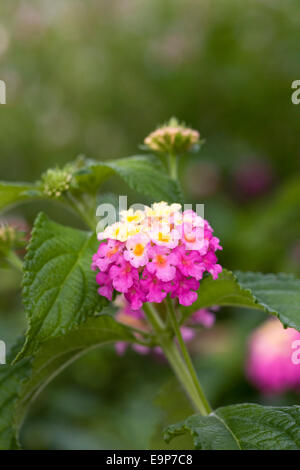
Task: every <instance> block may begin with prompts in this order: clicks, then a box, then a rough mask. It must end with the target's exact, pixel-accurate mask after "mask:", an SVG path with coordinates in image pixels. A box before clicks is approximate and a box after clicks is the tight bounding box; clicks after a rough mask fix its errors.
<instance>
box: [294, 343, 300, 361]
mask: <svg viewBox="0 0 300 470" xmlns="http://www.w3.org/2000/svg"><path fill="white" fill-rule="evenodd" d="M292 349H295V351H294V352H293V354H292V363H293V364H294V365H295V366H297V365H299V364H300V340H299V339H296V340H295V341H293V342H292Z"/></svg>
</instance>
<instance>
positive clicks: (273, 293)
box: [182, 269, 300, 330]
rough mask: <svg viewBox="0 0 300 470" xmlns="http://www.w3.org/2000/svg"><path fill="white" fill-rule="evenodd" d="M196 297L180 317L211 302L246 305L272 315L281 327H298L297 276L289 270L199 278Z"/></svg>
mask: <svg viewBox="0 0 300 470" xmlns="http://www.w3.org/2000/svg"><path fill="white" fill-rule="evenodd" d="M198 294H199V295H198V299H197V301H196V302H195V303H194V304H193V305H192V306H191V307H187V308H183V309H182V312H183V320H185V319H186V318H187V317H188V316H189V315H191V314H192V313H193V312H194V311H195V310H197V309H199V308H205V307H211V306H213V305H220V306H233V307H247V308H253V309H258V310H263V311H265V312H266V313H268V314H271V315H275V316H277V317H278V318H279V320H280V321H281V322H282V323H283V325H284V326H285V327H291V328H296V329H297V330H300V310H299V305H300V279H295V278H294V277H293V276H292V275H289V274H262V273H250V272H247V273H242V272H236V273H232V272H231V271H227V270H226V269H224V270H223V272H222V273H221V274H220V275H219V278H218V279H217V280H215V281H214V280H213V279H212V278H211V276H208V277H206V278H204V279H203V280H202V281H201V284H200V289H199V292H198Z"/></svg>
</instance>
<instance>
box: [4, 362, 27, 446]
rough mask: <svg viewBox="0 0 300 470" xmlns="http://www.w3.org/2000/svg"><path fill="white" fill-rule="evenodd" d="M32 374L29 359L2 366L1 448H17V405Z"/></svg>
mask: <svg viewBox="0 0 300 470" xmlns="http://www.w3.org/2000/svg"><path fill="white" fill-rule="evenodd" d="M29 374H30V364H29V360H28V359H24V360H23V361H20V362H19V363H18V364H16V365H14V366H10V365H2V366H0V450H4V449H15V448H17V447H18V445H17V440H16V422H15V407H16V403H17V401H18V398H19V396H20V391H21V388H22V386H23V383H24V381H25V380H26V379H28V377H29Z"/></svg>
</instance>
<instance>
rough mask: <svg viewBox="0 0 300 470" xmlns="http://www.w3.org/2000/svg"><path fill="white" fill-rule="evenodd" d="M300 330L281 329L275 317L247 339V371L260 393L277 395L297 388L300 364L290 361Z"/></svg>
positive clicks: (299, 382)
mask: <svg viewBox="0 0 300 470" xmlns="http://www.w3.org/2000/svg"><path fill="white" fill-rule="evenodd" d="M295 340H300V333H299V332H298V331H296V330H294V329H293V328H287V329H284V328H283V326H282V324H281V323H280V321H279V320H277V319H273V318H271V319H269V320H267V321H266V322H265V323H263V324H262V325H261V326H260V327H258V328H257V329H256V330H255V331H254V332H253V333H252V335H251V337H250V340H249V352H248V358H247V363H246V373H247V376H248V378H249V380H250V381H251V382H252V383H253V385H254V386H256V387H257V388H258V389H259V390H260V391H261V392H262V393H265V394H279V393H283V392H286V391H288V390H299V388H300V364H299V365H297V364H295V363H294V361H293V352H294V349H293V342H294V341H295Z"/></svg>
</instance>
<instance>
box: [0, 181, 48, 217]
mask: <svg viewBox="0 0 300 470" xmlns="http://www.w3.org/2000/svg"><path fill="white" fill-rule="evenodd" d="M43 197H45V195H43V193H42V192H41V191H40V189H39V187H38V186H36V185H34V184H27V183H5V182H0V210H3V209H6V208H9V207H12V206H14V205H15V204H18V203H21V202H26V201H30V200H34V199H41V198H43Z"/></svg>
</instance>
